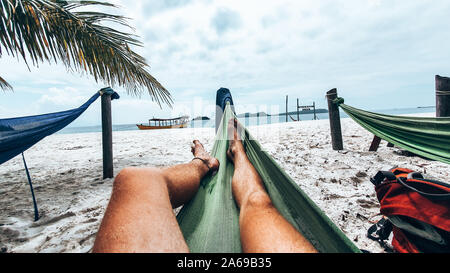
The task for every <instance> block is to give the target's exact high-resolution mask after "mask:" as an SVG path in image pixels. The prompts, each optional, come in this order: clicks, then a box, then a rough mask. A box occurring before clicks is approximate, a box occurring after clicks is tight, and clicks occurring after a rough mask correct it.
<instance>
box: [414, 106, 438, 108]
mask: <svg viewBox="0 0 450 273" xmlns="http://www.w3.org/2000/svg"><path fill="white" fill-rule="evenodd" d="M417 108H436V106H419V107H417Z"/></svg>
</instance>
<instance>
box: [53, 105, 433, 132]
mask: <svg viewBox="0 0 450 273" xmlns="http://www.w3.org/2000/svg"><path fill="white" fill-rule="evenodd" d="M434 111H435V108H434V107H425V108H399V109H384V110H374V111H373V112H376V113H380V114H387V115H407V114H416V113H431V112H434ZM340 115H341V118H346V117H348V115H347V114H345V112H343V111H342V110H341V111H340ZM210 118H211V119H210V120H195V121H190V123H189V126H188V127H190V128H214V127H215V117H210ZM238 119H239V121H240V122H241V123H242V124H243V125H244V126H245V127H248V126H253V125H263V124H272V123H283V122H286V116H285V115H281V116H279V115H271V116H260V117H241V118H238ZM293 119H295V120H296V119H297V115H296V114H293V115H290V116H288V118H287V120H288V121H287V122H294V120H293ZM313 119H314V114H301V115H300V121H306V120H313ZM316 119H319V120H323V119H328V113H319V114H316ZM112 130H113V131H134V130H139V129H138V128H137V126H136V124H113V126H112ZM101 131H102V126H101V125H98V126H84V127H73V126H70V125H69V126H67V127H66V128H64V129H62V130H61V131H59V132H58V134H76V133H91V132H101Z"/></svg>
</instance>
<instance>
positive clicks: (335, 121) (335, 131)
mask: <svg viewBox="0 0 450 273" xmlns="http://www.w3.org/2000/svg"><path fill="white" fill-rule="evenodd" d="M336 98H337V89H336V88H334V89H331V90H330V91H328V92H327V101H328V114H329V117H330V131H331V143H332V145H333V150H335V151H339V150H343V149H344V145H343V143H342V131H341V117H340V115H339V106H338V105H336V104H335V103H333V100H334V99H336Z"/></svg>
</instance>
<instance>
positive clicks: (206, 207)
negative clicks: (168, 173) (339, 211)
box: [177, 104, 360, 253]
mask: <svg viewBox="0 0 450 273" xmlns="http://www.w3.org/2000/svg"><path fill="white" fill-rule="evenodd" d="M231 118H235V115H234V113H233V111H232V110H231V108H230V105H229V104H227V106H226V107H225V111H224V115H223V118H222V121H221V124H220V127H219V128H218V129H219V130H218V131H217V135H216V139H215V143H214V146H213V149H212V152H211V154H212V156H214V157H216V158H218V160H219V161H220V168H219V171H218V173H217V174H216V175H215V176H213V177H211V176H207V177H205V178H204V179H203V181H202V182H201V186H200V189H199V191H198V192H197V194H196V196H195V197H194V198H193V199H192V200H191V201H190V202H189V203H187V204H186V205H185V206H184V207H183V208H182V209H181V211H180V212H179V214H178V216H177V220H178V223H179V225H180V227H181V230H182V232H183V235H184V238H185V239H186V242H187V244H188V246H189V249H190V251H191V252H194V253H210V252H212V253H239V252H242V248H241V242H240V234H239V210H238V208H237V207H236V204H235V201H234V199H233V196H232V192H231V179H232V176H233V172H234V167H233V164H232V163H231V162H229V161H228V160H227V156H226V151H227V149H228V140H227V139H228V136H227V134H228V130H227V125H228V121H229V120H230V119H231ZM243 142H244V146H245V148H246V151H247V156H248V158H249V159H250V161H251V162H252V164H253V166H254V167H255V168H256V170H257V171H258V173H259V174H260V176H261V178H262V179H263V181H264V185H265V187H266V189H267V192H268V193H269V195H270V198H271V199H272V202H273V204H274V205H275V207H276V208H277V209H278V211H280V213H281V214H282V215H283V216H284V217H285V218H286V219H287V220H288V221H289V222H290V223H291V224H292V225H293V226H294V227H295V228H297V229H298V230H299V231H300V232H301V233H302V234H303V235H304V236H305V237H306V238H308V239H309V240H310V242H311V243H312V244H313V245H314V246H315V247H316V249H317V250H318V251H319V252H328V253H344V252H346V253H349V252H350V253H351V252H360V250H359V249H358V248H357V247H356V246H355V245H354V244H353V243H352V242H351V241H350V240H349V239H348V238H347V237H346V236H345V235H344V234H343V233H342V231H341V230H340V229H339V228H338V227H336V226H335V225H334V223H333V222H332V221H331V220H330V219H329V218H328V217H327V216H326V215H325V214H324V213H323V212H322V211H321V210H320V209H319V208H318V207H317V205H315V204H314V203H313V201H311V199H310V198H309V197H308V196H307V195H306V194H305V193H304V192H303V191H302V190H301V189H300V188H299V186H298V185H297V184H296V183H295V182H294V181H293V180H292V179H291V178H290V177H289V176H288V175H287V174H286V173H285V172H284V171H283V170H282V169H281V168H280V166H278V164H277V163H276V162H275V160H274V159H273V158H272V157H271V156H270V155H269V154H268V153H266V152H265V151H263V150H262V148H261V146H260V145H259V143H258V142H257V141H256V140H254V139H253V138H252V137H251V136H250V134H249V133H248V131H247V130H245V136H243Z"/></svg>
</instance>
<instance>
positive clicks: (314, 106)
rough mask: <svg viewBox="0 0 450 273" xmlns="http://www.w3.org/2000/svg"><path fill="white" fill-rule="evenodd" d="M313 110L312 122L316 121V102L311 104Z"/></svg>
mask: <svg viewBox="0 0 450 273" xmlns="http://www.w3.org/2000/svg"><path fill="white" fill-rule="evenodd" d="M313 109H314V120H317V116H316V102H315V101H314V102H313Z"/></svg>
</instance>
